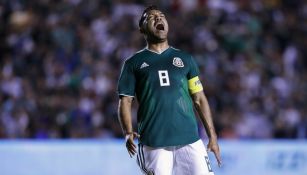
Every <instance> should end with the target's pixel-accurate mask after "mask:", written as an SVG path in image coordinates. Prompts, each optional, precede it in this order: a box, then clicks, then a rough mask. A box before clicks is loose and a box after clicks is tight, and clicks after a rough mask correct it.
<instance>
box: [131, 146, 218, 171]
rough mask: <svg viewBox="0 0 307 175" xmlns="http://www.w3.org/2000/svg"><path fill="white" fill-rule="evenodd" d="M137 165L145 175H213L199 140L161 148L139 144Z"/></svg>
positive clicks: (203, 147) (205, 152)
mask: <svg viewBox="0 0 307 175" xmlns="http://www.w3.org/2000/svg"><path fill="white" fill-rule="evenodd" d="M137 163H138V165H139V167H140V168H141V170H142V172H143V174H145V175H214V173H213V171H212V169H211V165H210V161H209V157H208V154H207V151H206V148H205V146H204V144H203V142H202V141H201V140H198V141H196V142H194V143H192V144H189V145H185V146H170V147H161V148H152V147H148V146H145V145H141V144H139V147H138V153H137Z"/></svg>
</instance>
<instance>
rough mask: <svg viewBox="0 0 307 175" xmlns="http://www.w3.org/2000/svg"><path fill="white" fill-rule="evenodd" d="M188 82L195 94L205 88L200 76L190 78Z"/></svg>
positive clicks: (190, 89) (191, 92)
mask: <svg viewBox="0 0 307 175" xmlns="http://www.w3.org/2000/svg"><path fill="white" fill-rule="evenodd" d="M188 83H189V91H190V94H195V93H196V92H200V91H202V90H203V85H202V84H201V82H200V80H199V78H198V76H196V77H194V78H192V79H190V80H189V81H188Z"/></svg>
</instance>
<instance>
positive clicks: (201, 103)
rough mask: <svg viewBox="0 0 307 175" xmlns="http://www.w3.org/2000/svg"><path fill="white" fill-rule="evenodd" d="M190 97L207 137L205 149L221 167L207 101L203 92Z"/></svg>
mask: <svg viewBox="0 0 307 175" xmlns="http://www.w3.org/2000/svg"><path fill="white" fill-rule="evenodd" d="M191 96H192V99H193V102H194V106H195V108H196V111H197V113H198V115H199V117H200V120H201V122H202V124H203V125H204V127H205V129H206V132H207V135H208V137H209V143H208V145H207V149H208V151H212V152H213V153H214V155H215V157H216V160H217V162H218V165H219V166H221V164H222V159H221V156H220V149H219V145H218V143H217V135H216V132H215V128H214V125H213V119H212V115H211V111H210V107H209V103H208V100H207V98H206V96H205V94H204V92H203V91H199V92H196V93H193V94H192V95H191Z"/></svg>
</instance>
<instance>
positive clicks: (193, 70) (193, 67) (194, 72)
mask: <svg viewBox="0 0 307 175" xmlns="http://www.w3.org/2000/svg"><path fill="white" fill-rule="evenodd" d="M189 66H190V67H189V72H188V77H187V78H188V80H189V79H191V78H194V77H196V76H198V75H199V69H198V65H197V63H196V62H195V60H194V58H193V57H192V56H191V58H190V59H189Z"/></svg>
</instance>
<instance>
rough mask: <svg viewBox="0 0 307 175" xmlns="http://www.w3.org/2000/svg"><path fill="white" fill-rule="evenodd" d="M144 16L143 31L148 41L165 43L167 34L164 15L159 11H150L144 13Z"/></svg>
mask: <svg viewBox="0 0 307 175" xmlns="http://www.w3.org/2000/svg"><path fill="white" fill-rule="evenodd" d="M146 16H147V17H146V19H145V21H144V24H143V29H144V33H145V34H146V35H147V37H148V39H151V40H152V39H154V40H157V41H165V40H166V39H167V33H168V23H167V20H166V18H165V15H164V14H163V13H162V12H161V11H159V10H151V11H149V12H147V13H146Z"/></svg>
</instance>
